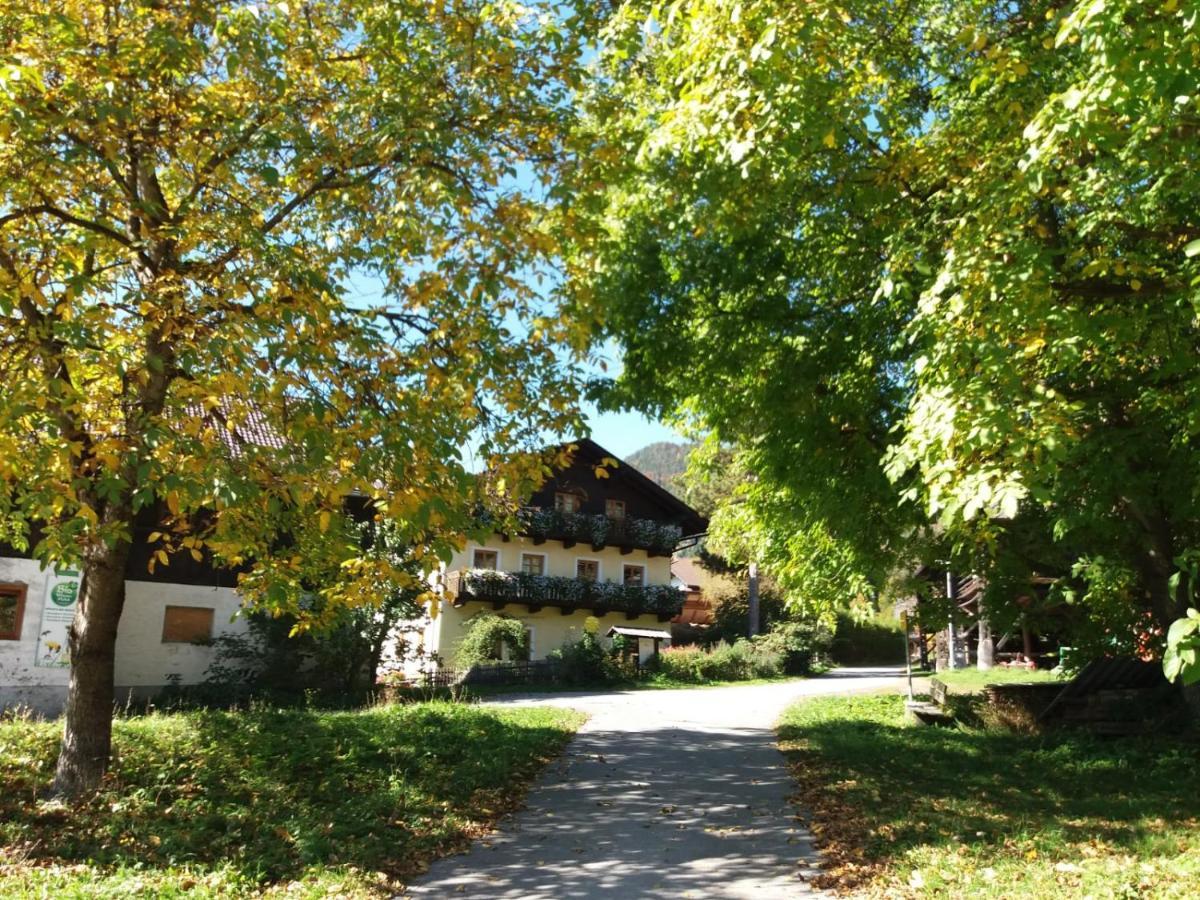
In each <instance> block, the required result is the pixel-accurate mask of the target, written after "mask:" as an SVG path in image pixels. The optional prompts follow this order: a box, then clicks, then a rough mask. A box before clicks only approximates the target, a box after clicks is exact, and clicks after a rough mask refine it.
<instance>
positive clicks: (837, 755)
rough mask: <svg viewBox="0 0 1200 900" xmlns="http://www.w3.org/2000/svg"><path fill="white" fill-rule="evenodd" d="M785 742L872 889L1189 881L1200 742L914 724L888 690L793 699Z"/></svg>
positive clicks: (841, 872)
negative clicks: (1022, 733)
mask: <svg viewBox="0 0 1200 900" xmlns="http://www.w3.org/2000/svg"><path fill="white" fill-rule="evenodd" d="M779 736H780V746H781V748H782V749H783V750H784V752H785V753H786V754H787V755H788V757H789V760H790V762H791V763H792V764H793V769H794V771H795V773H796V777H797V780H798V783H799V786H800V789H799V792H798V798H797V799H798V802H799V803H800V805H801V806H802V807H803V808H804V809H805V810H807V811H808V812H810V813H811V815H812V819H813V829H814V831H815V833H816V834H817V836H818V839H819V841H820V842H821V843H822V845H823V846H824V848H825V850H826V854H827V859H828V869H827V871H826V873H825V874H824V876H823V877H822V879H821V881H822V883H823V884H824V885H825V886H829V887H835V888H839V889H842V890H850V889H855V890H858V891H861V892H862V893H863V894H864V895H866V896H889V897H894V896H914V897H915V896H921V897H928V896H940V897H967V896H972V897H973V896H980V897H1039V898H1055V897H1062V898H1067V897H1071V898H1073V897H1082V896H1089V895H1090V896H1092V897H1096V898H1101V897H1121V898H1124V897H1161V898H1167V897H1170V898H1176V897H1178V898H1184V897H1194V896H1196V884H1197V879H1200V745H1198V744H1197V743H1196V742H1194V741H1190V742H1189V741H1188V740H1185V739H1183V738H1180V737H1170V736H1158V737H1155V738H1125V739H1097V738H1091V737H1088V736H1086V735H1082V734H1078V733H1075V734H1072V733H1065V732H1060V733H1055V734H1052V735H1048V736H1044V737H1025V736H1017V735H1013V734H1008V733H1000V732H985V731H982V730H970V729H963V728H919V727H914V726H909V725H907V724H906V723H905V720H904V700H903V698H901V697H897V696H864V697H853V698H822V699H813V700H808V701H804V702H802V703H800V704H797V705H795V706H793V707H791V708H790V709H789V710H788V711H787V712H786V713H785V715H784V717H783V719H782V721H781V724H780V727H779Z"/></svg>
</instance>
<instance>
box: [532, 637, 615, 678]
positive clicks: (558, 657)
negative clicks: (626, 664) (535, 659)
mask: <svg viewBox="0 0 1200 900" xmlns="http://www.w3.org/2000/svg"><path fill="white" fill-rule="evenodd" d="M547 657H548V658H549V659H551V660H554V661H555V662H557V663H558V678H559V680H561V681H564V682H566V683H567V684H604V683H605V682H611V681H620V680H622V678H623V677H624V673H623V672H622V671H621V667H620V665H619V663H618V661H617V660H616V659H614V658H613V657H611V656H610V655H609V654H607V653H605V652H604V648H603V647H602V646H600V641H599V640H598V639H597V638H596V635H594V634H592V633H591V632H584V634H583V637H581V638H580V639H579V640H577V641H575V642H573V643H570V644H563V646H561V647H559V648H558V649H557V650H552V651H551V652H550V653H549V654H547Z"/></svg>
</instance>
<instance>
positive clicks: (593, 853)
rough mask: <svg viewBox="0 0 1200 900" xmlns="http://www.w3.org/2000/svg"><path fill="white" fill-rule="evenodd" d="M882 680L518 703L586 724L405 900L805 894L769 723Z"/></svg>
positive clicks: (860, 676)
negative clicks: (574, 714) (816, 698)
mask: <svg viewBox="0 0 1200 900" xmlns="http://www.w3.org/2000/svg"><path fill="white" fill-rule="evenodd" d="M900 684H901V681H900V672H899V670H894V669H838V670H836V671H834V672H831V673H829V674H828V675H825V676H822V677H820V678H812V679H807V680H802V681H790V682H783V683H774V684H763V685H747V686H738V687H724V688H698V689H693V690H671V691H630V692H617V693H592V694H558V695H540V696H537V695H525V696H513V697H506V698H497V699H496V701H495V702H501V703H506V704H522V705H529V704H534V705H554V706H569V707H573V708H575V709H580V710H583V711H584V712H587V713H588V714H589V715H590V716H591V718H590V719H589V720H588V722H587V724H586V725H584V727H583V728H582V729H581V730H580V732H579V736H578V737H577V738H576V739H575V740H574V741H573V742H572V743H571V745H570V747H569V748H568V750H567V752H566V754H565V755H564V756H563V758H562V759H560V760H559V761H557V762H556V763H554V764H552V765H551V766H550V767H549V768H548V770H547V771H546V772H545V773H543V775H542V777H541V779H540V780H539V781H538V783H537V784H536V785H535V786H534V788H533V790H532V791H531V792H530V795H529V798H528V806H527V808H526V809H524V810H522V811H521V812H520V813H518V814H517V815H515V816H513V817H511V818H509V819H506V820H505V821H503V822H502V823H501V825H500V829H499V831H498V832H497V833H496V834H494V835H492V836H490V837H488V838H485V839H483V840H480V841H477V842H476V844H475V845H474V846H473V847H472V849H471V850H470V851H469V852H468V853H465V854H462V855H459V856H453V857H448V858H446V859H443V860H440V861H439V862H436V863H434V865H433V867H432V868H431V869H430V871H429V872H428V873H426V875H425V876H423V877H422V878H420V879H419V880H418V881H416V882H414V883H413V884H412V885H411V886H410V888H409V891H408V893H407V894H405V895H403V896H406V897H464V896H465V897H470V898H480V900H484V898H486V900H517V898H523V900H524V898H539V900H568V898H591V897H671V898H679V897H695V898H735V897H736V898H754V900H779V898H790V897H808V896H812V895H813V894H814V893H815V891H814V890H813V889H812V888H810V887H809V886H808V885H807V884H806V883H805V881H804V880H803V879H804V876H805V875H807V874H811V872H812V870H813V867H814V866H815V864H816V860H817V854H816V851H815V850H814V848H813V845H812V842H811V839H810V836H809V834H808V833H807V832H806V831H805V829H804V828H803V827H802V826H801V825H800V823H798V822H797V821H796V819H795V814H794V811H793V809H792V808H791V806H790V804H789V803H788V795H789V794H790V793H791V790H792V785H791V779H790V777H789V774H788V771H787V768H786V767H785V766H784V763H783V757H782V756H781V755H780V753H779V751H778V750H777V749H776V747H775V734H774V724H775V722H776V720H777V719H778V718H779V715H780V713H782V712H783V710H784V708H785V707H786V706H787V705H788V704H790V703H791V702H792V701H793V700H796V699H797V698H800V697H806V696H811V695H816V694H843V693H846V694H848V693H858V692H864V691H878V690H881V689H893V690H894V689H898V688H899V687H900Z"/></svg>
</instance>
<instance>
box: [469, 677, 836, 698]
mask: <svg viewBox="0 0 1200 900" xmlns="http://www.w3.org/2000/svg"><path fill="white" fill-rule="evenodd" d="M814 674H816V673H814ZM804 677H806V676H803V675H780V676H778V677H776V678H743V679H741V680H734V681H699V682H697V681H683V680H681V679H678V678H670V677H668V676H666V675H662V674H653V675H649V676H647V677H646V678H643V679H640V680H638V681H618V682H599V683H597V684H592V685H586V684H564V683H562V682H533V683H531V684H495V685H471V686H470V687H468V688H466V689H465V691H464V696H465V697H467V698H468V699H471V698H474V699H482V700H484V701H485V702H486V700H487V698H489V697H503V696H506V695H510V694H563V693H591V692H595V691H674V690H687V689H693V688H716V687H734V686H737V685H743V686H744V685H754V684H780V683H783V682H787V681H800V680H802V679H803V678H804Z"/></svg>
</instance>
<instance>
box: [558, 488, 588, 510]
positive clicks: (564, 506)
mask: <svg viewBox="0 0 1200 900" xmlns="http://www.w3.org/2000/svg"><path fill="white" fill-rule="evenodd" d="M582 506H583V498H582V497H580V496H579V495H578V494H568V493H567V492H566V491H556V492H555V494H554V508H555V509H556V510H558V511H559V512H561V513H577V512H579V510H580V508H581V507H582Z"/></svg>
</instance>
